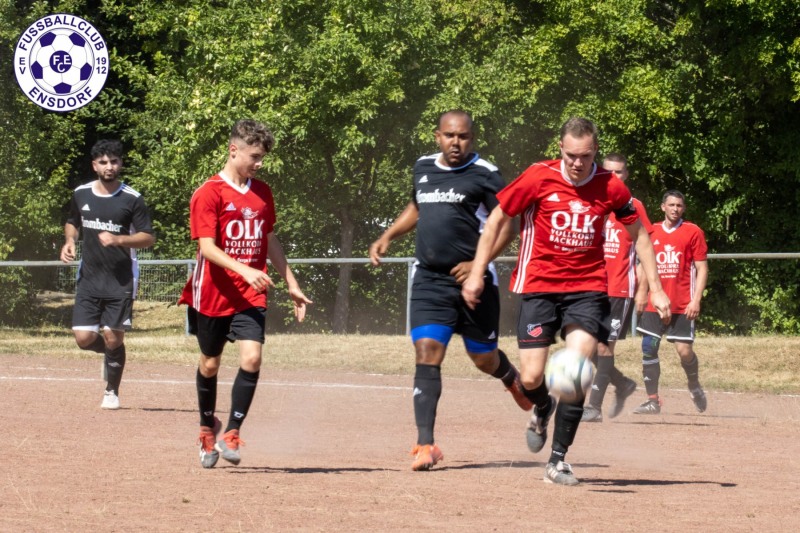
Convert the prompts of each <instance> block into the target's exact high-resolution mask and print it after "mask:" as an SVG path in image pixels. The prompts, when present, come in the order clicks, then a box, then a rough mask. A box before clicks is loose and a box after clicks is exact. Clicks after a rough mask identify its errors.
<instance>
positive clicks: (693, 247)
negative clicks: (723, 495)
mask: <svg viewBox="0 0 800 533" xmlns="http://www.w3.org/2000/svg"><path fill="white" fill-rule="evenodd" d="M661 210H662V211H664V222H661V223H660V224H654V225H653V232H652V233H651V235H650V237H651V239H652V240H653V248H654V249H655V252H656V261H657V262H658V275H659V277H660V278H661V285H662V286H663V287H664V290H665V291H666V292H667V294H668V295H669V298H670V301H671V302H672V321H671V322H670V323H669V325H664V324H662V323H661V322H660V321H659V320H658V319H657V316H656V314H655V309H653V308H652V306H649V305H648V306H647V308H646V309H645V312H644V314H643V315H642V321H641V323H640V324H639V325H638V327H637V328H636V329H637V331H640V332H641V333H642V335H643V336H642V374H643V377H644V386H645V389H646V390H647V401H645V402H644V403H643V404H642V405H640V406H639V407H637V408H636V409H635V410H634V411H633V412H634V413H636V414H658V413H660V412H661V399H660V398H659V397H658V380H659V377H660V376H661V363H660V362H659V359H658V347H659V344H660V342H661V336H662V335H664V334H666V337H667V341H669V342H671V343H673V344H674V345H675V351H677V353H678V356H679V357H680V358H681V366H682V367H683V371H684V372H686V379H687V381H688V386H689V393H690V394H691V396H692V401H693V402H694V405H695V408H696V409H697V411H698V412H700V413H702V412H703V411H705V410H706V407H707V404H708V402H707V399H706V393H705V392H704V391H703V388H702V387H701V386H700V379H699V376H698V373H699V370H698V367H699V363H698V361H697V354H695V352H694V320H695V319H696V318H697V317H698V316H699V315H700V301H701V300H702V298H703V291H704V290H705V288H706V282H707V281H708V261H707V259H708V245H707V244H706V238H705V235H704V234H703V230H701V229H700V228H699V227H698V226H697V225H695V224H692V223H691V222H687V221H685V220H683V214H684V212H685V211H686V200H685V198H684V195H683V193H681V192H680V191H674V190H673V191H667V192H666V193H664V197H663V199H662V202H661Z"/></svg>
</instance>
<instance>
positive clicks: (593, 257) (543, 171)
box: [497, 159, 638, 293]
mask: <svg viewBox="0 0 800 533" xmlns="http://www.w3.org/2000/svg"><path fill="white" fill-rule="evenodd" d="M497 199H498V201H499V202H500V207H501V208H502V209H503V212H504V213H505V214H507V215H508V216H511V217H515V216H517V215H522V216H521V228H520V240H521V242H520V250H519V258H518V260H517V266H516V267H515V268H514V272H513V274H512V275H511V284H510V290H511V291H513V292H517V293H526V292H581V291H603V292H605V291H606V290H607V288H608V283H607V280H606V271H605V261H604V260H603V239H604V235H603V225H604V224H605V218H606V215H608V214H609V213H612V212H616V213H617V216H618V218H619V220H621V221H622V222H623V223H625V224H633V223H634V222H636V220H637V219H638V215H637V214H636V210H635V209H634V208H633V204H632V198H631V193H630V192H629V191H628V188H627V187H626V186H625V184H624V183H623V182H622V181H621V180H619V179H617V178H615V177H614V176H613V174H611V172H609V171H607V170H605V169H603V168H600V167H598V166H597V165H594V168H593V169H592V172H591V174H590V175H589V177H587V178H586V179H585V180H583V182H581V183H580V184H578V185H575V184H573V183H572V181H570V180H569V178H567V177H566V172H564V171H563V163H562V162H561V160H560V159H557V160H553V161H542V162H539V163H535V164H534V165H531V166H530V167H528V169H527V170H525V172H523V173H522V174H521V175H520V176H519V177H518V178H517V179H515V180H514V181H513V182H511V183H510V184H509V185H508V186H506V187H505V188H504V189H503V190H501V191H500V192H499V193H498V194H497Z"/></svg>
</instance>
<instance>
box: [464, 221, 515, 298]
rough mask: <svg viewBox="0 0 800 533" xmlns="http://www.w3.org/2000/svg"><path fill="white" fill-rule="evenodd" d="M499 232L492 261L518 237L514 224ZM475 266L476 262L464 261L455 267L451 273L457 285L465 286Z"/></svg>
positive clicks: (505, 226) (502, 228) (504, 227)
mask: <svg viewBox="0 0 800 533" xmlns="http://www.w3.org/2000/svg"><path fill="white" fill-rule="evenodd" d="M499 231H500V234H499V235H498V237H497V240H496V241H495V243H494V248H493V249H492V257H491V259H490V261H493V260H494V259H496V258H497V256H498V255H500V254H501V253H503V250H505V249H506V246H508V245H509V244H511V241H513V240H514V237H516V235H515V232H514V225H513V224H508V225H504V226H502V227H501V228H500V230H499ZM473 264H474V261H463V262H461V263H459V264H457V265H456V266H454V267H453V269H452V270H451V271H450V275H452V276H453V277H455V278H456V283H459V284H462V285H463V284H464V282H465V281H466V280H467V278H468V277H469V274H470V272H472V266H473Z"/></svg>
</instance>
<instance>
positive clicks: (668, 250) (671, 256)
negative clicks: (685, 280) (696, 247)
mask: <svg viewBox="0 0 800 533" xmlns="http://www.w3.org/2000/svg"><path fill="white" fill-rule="evenodd" d="M682 255H683V252H679V251H677V250H676V248H675V247H674V246H672V245H671V244H665V245H664V251H662V252H657V253H656V263H657V264H658V275H659V276H664V277H669V278H673V277H676V276H677V275H678V273H679V272H680V268H681V256H682Z"/></svg>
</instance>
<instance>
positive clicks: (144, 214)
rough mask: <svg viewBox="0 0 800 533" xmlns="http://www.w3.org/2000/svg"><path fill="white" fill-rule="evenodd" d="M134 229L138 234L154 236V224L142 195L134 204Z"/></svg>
mask: <svg viewBox="0 0 800 533" xmlns="http://www.w3.org/2000/svg"><path fill="white" fill-rule="evenodd" d="M133 229H134V230H135V232H136V233H138V232H140V231H142V232H144V233H149V234H150V235H152V234H153V224H152V223H151V222H150V213H149V212H148V211H147V206H146V205H145V203H144V198H143V197H142V196H141V195H140V196H138V197H137V198H136V201H135V202H134V204H133Z"/></svg>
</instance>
